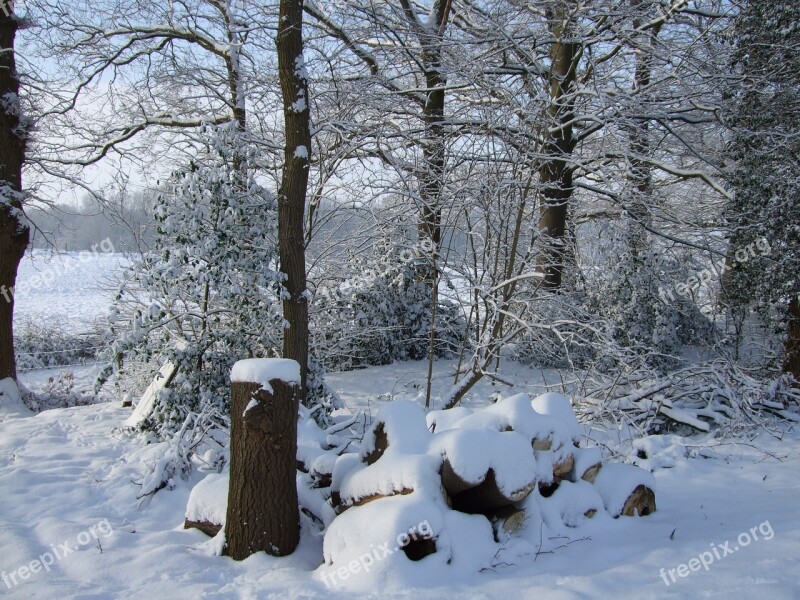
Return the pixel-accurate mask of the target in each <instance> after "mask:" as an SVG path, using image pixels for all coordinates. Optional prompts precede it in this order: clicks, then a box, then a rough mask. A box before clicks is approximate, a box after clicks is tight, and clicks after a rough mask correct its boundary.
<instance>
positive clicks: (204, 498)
mask: <svg viewBox="0 0 800 600" xmlns="http://www.w3.org/2000/svg"><path fill="white" fill-rule="evenodd" d="M227 510H228V474H227V473H211V474H210V475H206V476H205V477H204V478H203V480H202V481H200V483H198V484H197V485H196V486H194V487H193V488H192V491H191V493H190V494H189V503H188V505H187V506H186V520H187V521H194V522H195V523H213V524H214V525H221V526H223V527H224V526H225V514H226V512H227Z"/></svg>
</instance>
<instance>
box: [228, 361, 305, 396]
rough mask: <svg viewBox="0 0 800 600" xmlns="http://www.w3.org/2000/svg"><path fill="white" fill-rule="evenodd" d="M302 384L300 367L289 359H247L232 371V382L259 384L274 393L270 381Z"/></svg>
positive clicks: (234, 366)
mask: <svg viewBox="0 0 800 600" xmlns="http://www.w3.org/2000/svg"><path fill="white" fill-rule="evenodd" d="M273 380H279V381H283V382H285V383H297V384H299V383H300V365H299V364H298V363H297V361H294V360H291V359H288V358H246V359H244V360H240V361H238V362H237V363H236V364H234V365H233V368H232V369H231V381H232V382H240V383H258V384H259V385H261V387H262V388H263V389H265V390H267V391H268V392H270V393H272V387H271V386H270V385H269V382H270V381H273Z"/></svg>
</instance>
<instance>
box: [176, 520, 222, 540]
mask: <svg viewBox="0 0 800 600" xmlns="http://www.w3.org/2000/svg"><path fill="white" fill-rule="evenodd" d="M183 528H184V529H199V530H200V531H202V532H203V533H205V534H206V535H207V536H209V537H215V536H216V535H217V534H218V533H219V532H220V530H221V529H222V525H220V524H219V523H210V522H208V521H190V520H189V519H186V520H185V521H184V522H183Z"/></svg>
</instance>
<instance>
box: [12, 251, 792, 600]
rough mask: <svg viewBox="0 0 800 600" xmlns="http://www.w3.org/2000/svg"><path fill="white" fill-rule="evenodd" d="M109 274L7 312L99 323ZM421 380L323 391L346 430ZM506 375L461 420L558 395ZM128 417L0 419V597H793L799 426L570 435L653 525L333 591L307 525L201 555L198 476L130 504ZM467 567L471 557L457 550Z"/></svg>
mask: <svg viewBox="0 0 800 600" xmlns="http://www.w3.org/2000/svg"><path fill="white" fill-rule="evenodd" d="M69 260H72V259H69ZM119 260H120V257H119V256H116V257H115V256H113V255H107V256H103V255H101V256H99V257H97V258H96V260H93V261H88V262H80V261H78V260H77V259H75V262H80V264H79V265H76V267H81V268H80V269H77V268H76V269H63V268H61V267H59V269H60V270H59V269H55V274H54V275H53V284H52V285H48V286H45V285H42V286H39V287H36V288H31V289H29V290H27V291H25V292H24V293H20V295H19V296H18V300H19V301H20V302H19V304H18V307H19V310H20V314H23V315H25V316H27V317H33V318H45V316H46V317H47V318H51V319H56V320H58V321H60V322H69V323H70V324H72V325H73V326H74V327H75V328H76V329H79V328H80V327H83V326H85V325H87V324H90V323H91V322H92V321H93V320H94V319H95V318H96V317H103V316H104V315H105V314H106V310H107V304H108V295H107V289H106V288H105V286H104V284H103V282H104V281H105V278H106V276H107V275H109V274H111V273H112V272H113V270H114V269H115V268H116V267H115V265H116V264H119ZM114 261H116V262H114ZM49 264H62V265H63V264H68V263H49ZM35 267H39V268H40V269H41V268H49V266H48V263H45V262H44V261H41V262H39V261H34V264H30V263H29V262H26V264H25V266H24V269H31V268H35ZM23 273H25V271H23ZM23 299H24V301H23ZM453 366H454V363H453V362H452V361H441V362H439V363H438V364H437V366H436V377H435V381H434V396H437V395H439V394H441V393H442V392H443V390H445V389H447V387H448V386H449V385H450V384H451V383H452V375H451V373H452V369H453ZM94 368H95V367H92V366H87V367H84V368H81V369H79V370H78V371H77V372H76V377H77V380H78V382H79V385H80V386H86V388H87V389H88V384H89V383H90V381H91V379H92V376H93V369H94ZM425 368H426V365H424V364H423V363H399V364H395V365H390V366H386V367H375V368H370V369H365V370H359V371H353V372H350V373H340V374H332V375H331V376H330V377H329V379H328V380H329V383H330V384H331V385H332V386H333V387H334V388H335V389H337V390H339V391H340V393H341V395H342V398H343V400H344V402H345V405H346V408H345V409H343V410H342V411H341V412H342V415H346V414H348V413H351V412H356V411H358V410H363V411H365V412H367V413H368V414H372V415H374V414H376V412H377V411H378V410H379V408H380V406H382V405H383V404H385V403H386V400H387V398H388V395H392V396H393V397H395V398H401V399H408V400H417V401H419V398H420V392H421V391H422V390H423V386H424V375H425ZM53 372H54V371H53V370H48V371H39V372H29V373H25V374H23V375H22V377H21V380H22V382H23V383H25V384H26V385H27V386H28V387H31V388H33V389H35V388H36V387H37V386H39V385H41V383H42V382H43V381H44V380H45V379H46V378H47V377H48V376H49V375H51V374H52V373H53ZM503 376H504V378H505V379H508V380H510V381H511V382H512V383H514V387H513V388H508V387H505V386H503V387H502V388H498V387H495V386H492V385H490V384H489V383H486V382H482V383H481V384H480V385H479V386H477V387H476V389H475V391H474V394H473V398H474V399H473V400H472V401H470V403H468V404H467V405H468V406H470V407H475V406H476V404H488V400H487V399H488V397H489V395H490V394H492V393H495V392H499V393H501V394H502V395H504V396H508V395H510V394H512V393H516V392H529V393H531V394H538V393H541V392H543V391H545V390H547V389H552V390H556V391H557V390H559V388H560V385H561V375H560V374H559V373H558V372H555V371H542V370H539V369H530V368H524V367H520V366H518V365H513V364H511V363H507V364H506V366H505V371H504V373H503ZM129 414H130V409H123V408H120V406H119V403H118V402H112V403H107V404H100V405H95V406H84V407H76V408H70V409H58V410H51V411H45V412H43V413H40V414H38V415H35V416H34V415H25V414H17V415H10V414H3V415H0V497H2V502H1V503H0V506H2V511H0V544H1V546H0V547H2V549H3V552H2V556H0V576H2V581H0V597H4V598H6V597H7V598H20V599H22V598H45V599H51V598H52V599H56V598H76V599H77V598H81V599H89V598H97V599H100V598H148V599H150V598H187V599H188V598H201V597H202V598H273V597H274V598H340V597H341V598H349V597H354V596H356V597H368V596H373V597H399V598H403V597H408V598H453V597H467V598H487V599H489V598H492V599H494V598H618V597H623V598H717V597H719V598H756V597H757V598H770V599H781V598H798V597H800V583H798V580H799V579H800V551H799V549H800V481H798V477H797V473H798V472H800V452H798V450H800V431H798V428H797V427H795V428H791V427H790V426H788V425H782V426H780V427H779V428H777V429H774V430H766V429H763V428H762V429H761V430H760V431H758V433H757V434H751V435H750V437H748V438H746V439H741V440H737V441H735V442H733V441H730V440H726V441H724V442H721V441H720V440H716V439H714V438H713V437H707V436H706V437H692V438H678V437H676V436H662V437H653V438H648V439H646V440H645V441H644V442H642V443H639V444H638V445H637V446H635V447H632V446H631V444H630V443H629V442H628V440H629V438H630V435H629V433H630V432H626V431H619V430H608V429H604V428H603V427H600V426H589V425H588V424H583V425H582V432H581V433H582V438H583V439H582V445H593V444H594V445H601V446H604V447H605V448H606V449H607V450H608V451H609V452H612V453H614V454H615V456H616V460H617V461H619V460H621V459H623V458H627V459H628V460H630V461H635V460H637V451H638V450H639V449H641V448H645V449H646V450H647V454H648V458H647V460H646V461H643V460H641V459H639V462H640V464H642V465H643V466H646V467H649V468H652V469H653V471H654V472H653V474H654V476H655V479H656V484H657V489H656V494H657V504H658V510H657V511H656V512H655V513H654V514H651V515H649V516H647V517H640V518H626V517H622V518H620V519H617V520H614V519H611V518H610V517H608V516H607V515H606V516H605V518H600V516H601V515H598V517H597V518H595V519H591V520H586V521H584V522H583V523H582V524H581V525H580V526H578V527H576V528H571V529H570V530H569V531H568V532H566V533H563V532H562V533H561V534H559V537H558V538H554V539H550V540H547V542H548V543H547V544H546V546H547V548H548V550H547V552H538V553H537V552H527V553H526V552H524V551H512V550H513V549H512V548H507V549H503V551H502V552H499V553H498V555H497V556H495V557H494V558H493V559H492V560H490V561H489V562H488V563H487V564H485V565H484V566H483V568H481V569H480V570H478V571H477V572H473V573H467V572H465V571H457V572H454V571H453V570H450V569H444V570H443V571H442V573H441V576H440V577H439V578H438V579H437V578H432V579H431V578H426V579H423V578H415V577H414V576H412V575H409V574H408V573H396V574H394V575H392V576H391V577H379V576H377V575H376V573H377V572H378V570H377V569H376V570H374V571H372V572H368V573H365V572H359V573H353V574H352V575H351V576H349V577H348V578H347V579H346V580H343V581H336V582H334V583H333V584H331V583H330V578H327V579H326V578H325V575H326V574H328V570H327V568H326V567H325V566H323V565H322V539H321V537H320V536H319V535H317V534H316V533H315V532H314V531H313V529H312V528H310V527H307V526H305V525H307V522H306V521H304V531H303V537H302V541H301V545H300V547H299V549H298V551H297V552H295V554H294V555H292V556H290V557H288V558H282V559H278V558H272V557H269V556H266V555H263V554H260V555H254V556H251V557H250V558H249V559H247V560H245V561H242V562H238V563H237V562H235V561H233V560H231V559H229V558H225V557H217V556H213V555H212V552H211V543H210V542H209V538H208V537H206V536H205V535H204V534H202V533H200V532H199V531H197V530H184V529H183V521H184V514H185V510H186V507H187V502H188V499H189V494H190V491H191V489H192V487H193V486H194V485H196V484H197V483H198V482H199V481H200V480H201V479H202V478H203V476H204V475H205V474H204V473H197V472H196V473H194V474H193V475H192V477H191V479H190V480H187V481H184V480H180V479H176V480H175V481H174V488H173V489H164V490H162V491H160V492H159V493H157V494H156V495H155V496H154V497H153V498H152V500H151V501H150V502H148V503H145V504H143V505H142V506H141V507H137V499H136V496H137V493H138V492H139V487H138V486H137V485H135V483H134V482H137V481H140V480H141V477H142V474H143V473H144V472H145V471H146V470H147V468H148V466H151V465H152V462H153V455H154V447H153V446H142V445H141V443H140V439H139V438H136V437H130V436H128V435H126V434H124V433H122V432H121V431H120V430H119V426H120V424H121V423H122V422H123V421H124V420H125V419H126V417H127V416H128V415H129ZM378 525H379V524H378V523H376V526H378ZM366 550H368V549H365V551H366ZM505 550H507V551H505ZM471 552H472V549H471V548H470V546H469V545H468V544H464V545H462V546H460V547H458V548H455V549H454V553H462V555H469V554H470V553H471ZM455 558H461V557H460V556H455ZM326 581H327V582H328V583H327V584H326Z"/></svg>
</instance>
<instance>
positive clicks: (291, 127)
mask: <svg viewBox="0 0 800 600" xmlns="http://www.w3.org/2000/svg"><path fill="white" fill-rule="evenodd" d="M278 22H279V29H278V38H277V49H278V75H279V78H280V84H281V92H282V93H283V116H284V125H285V135H286V146H285V154H284V158H285V162H284V167H283V177H282V180H281V187H280V190H279V191H278V246H279V253H280V262H281V271H282V272H283V273H285V274H286V280H285V282H284V287H285V290H286V293H285V296H284V299H283V317H284V319H285V320H286V322H287V324H288V328H287V329H286V330H285V331H284V336H283V356H284V358H291V359H293V360H296V361H297V362H298V363H299V364H300V376H301V380H302V384H301V389H300V399H301V401H302V402H303V403H304V404H305V403H306V389H307V380H308V344H309V333H308V299H307V297H306V249H305V236H304V234H303V229H304V222H305V207H306V192H307V189H308V168H309V159H310V157H311V127H310V110H309V109H310V98H309V94H308V81H307V79H306V74H305V68H304V66H303V0H281V3H280V18H279V21H278Z"/></svg>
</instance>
